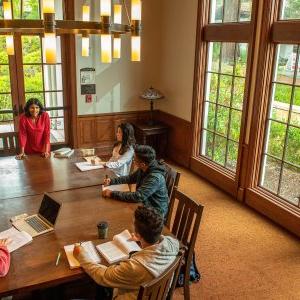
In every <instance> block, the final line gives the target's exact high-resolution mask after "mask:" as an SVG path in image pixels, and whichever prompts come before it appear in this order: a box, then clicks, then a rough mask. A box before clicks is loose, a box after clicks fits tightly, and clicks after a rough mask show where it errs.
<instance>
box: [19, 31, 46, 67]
mask: <svg viewBox="0 0 300 300" xmlns="http://www.w3.org/2000/svg"><path fill="white" fill-rule="evenodd" d="M22 52H23V63H24V64H28V63H41V62H42V58H41V39H40V37H39V36H22Z"/></svg>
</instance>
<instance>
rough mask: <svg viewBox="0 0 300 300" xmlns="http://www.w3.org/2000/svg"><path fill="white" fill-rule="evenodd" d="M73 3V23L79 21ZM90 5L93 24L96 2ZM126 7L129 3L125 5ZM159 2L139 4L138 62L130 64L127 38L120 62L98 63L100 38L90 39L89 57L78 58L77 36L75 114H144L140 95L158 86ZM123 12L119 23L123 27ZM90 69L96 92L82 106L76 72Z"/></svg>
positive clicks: (95, 14) (95, 15)
mask: <svg viewBox="0 0 300 300" xmlns="http://www.w3.org/2000/svg"><path fill="white" fill-rule="evenodd" d="M82 3H83V1H77V2H76V4H77V6H76V19H77V20H81V5H82ZM91 3H92V5H93V16H92V19H93V20H99V16H100V13H99V3H100V1H91ZM127 3H130V1H127ZM160 13H161V1H160V0H151V1H143V15H142V18H143V33H142V61H141V62H140V63H137V62H131V61H130V36H129V35H127V36H124V37H122V58H121V59H119V60H115V61H113V63H111V64H102V63H101V62H100V37H99V36H95V35H94V36H92V38H91V44H90V45H91V47H90V51H91V53H90V56H89V57H88V58H85V57H82V56H81V37H80V36H77V41H76V51H77V55H76V57H77V61H76V64H77V74H76V76H77V100H78V114H79V115H87V114H99V113H109V112H124V111H135V110H144V109H148V108H149V103H147V101H145V100H141V99H140V98H139V95H140V93H141V92H142V91H143V90H144V89H146V88H147V87H149V86H150V85H151V84H152V85H154V86H158V82H159V66H160V59H161V56H160V49H161V36H160V24H159V22H157V20H160V19H161V18H160ZM125 21H126V17H125V12H124V15H123V23H125ZM85 67H94V68H95V69H96V92H97V94H96V95H95V96H94V97H93V102H92V103H85V98H84V96H81V94H80V80H79V77H80V69H81V68H85Z"/></svg>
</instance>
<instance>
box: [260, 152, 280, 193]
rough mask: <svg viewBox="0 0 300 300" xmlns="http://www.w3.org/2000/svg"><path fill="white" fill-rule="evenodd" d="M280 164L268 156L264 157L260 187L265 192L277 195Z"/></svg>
mask: <svg viewBox="0 0 300 300" xmlns="http://www.w3.org/2000/svg"><path fill="white" fill-rule="evenodd" d="M280 169H281V162H280V161H279V160H277V159H274V158H272V157H269V156H265V157H264V162H263V176H262V183H261V185H262V186H263V187H264V188H266V189H267V190H269V191H271V192H273V193H277V190H278V185H279V177H280Z"/></svg>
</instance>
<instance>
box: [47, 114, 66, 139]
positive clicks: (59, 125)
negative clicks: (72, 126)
mask: <svg viewBox="0 0 300 300" xmlns="http://www.w3.org/2000/svg"><path fill="white" fill-rule="evenodd" d="M50 126H51V131H50V142H51V143H60V142H64V141H65V125H64V119H63V118H57V119H56V118H55V119H51V125H50Z"/></svg>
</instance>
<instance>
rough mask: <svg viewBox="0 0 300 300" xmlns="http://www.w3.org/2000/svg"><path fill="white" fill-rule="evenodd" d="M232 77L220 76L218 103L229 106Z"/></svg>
mask: <svg viewBox="0 0 300 300" xmlns="http://www.w3.org/2000/svg"><path fill="white" fill-rule="evenodd" d="M231 87H232V76H227V75H220V88H219V100H218V103H220V104H224V105H227V106H230V100H231Z"/></svg>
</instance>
